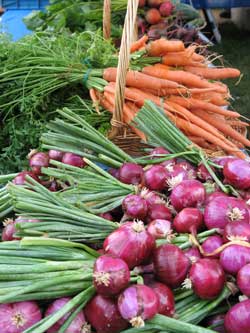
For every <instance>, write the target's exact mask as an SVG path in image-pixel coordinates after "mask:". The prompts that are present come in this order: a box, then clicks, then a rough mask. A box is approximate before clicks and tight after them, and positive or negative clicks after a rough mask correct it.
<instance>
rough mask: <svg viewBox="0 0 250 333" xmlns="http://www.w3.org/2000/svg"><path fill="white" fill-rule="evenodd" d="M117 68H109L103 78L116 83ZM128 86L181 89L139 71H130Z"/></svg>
mask: <svg viewBox="0 0 250 333" xmlns="http://www.w3.org/2000/svg"><path fill="white" fill-rule="evenodd" d="M116 75H117V68H115V67H109V68H106V69H104V71H103V78H104V80H106V81H109V82H115V81H116ZM126 86H131V87H136V88H140V89H151V88H153V89H165V88H179V86H180V85H179V84H178V83H176V82H173V81H168V80H163V79H158V78H154V77H152V76H149V75H146V74H143V73H141V72H138V71H128V72H127V75H126Z"/></svg>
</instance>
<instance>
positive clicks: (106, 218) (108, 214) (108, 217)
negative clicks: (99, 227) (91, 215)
mask: <svg viewBox="0 0 250 333" xmlns="http://www.w3.org/2000/svg"><path fill="white" fill-rule="evenodd" d="M99 216H100V217H103V218H104V219H105V220H109V221H114V218H113V216H112V215H111V213H109V212H106V213H101V214H99Z"/></svg>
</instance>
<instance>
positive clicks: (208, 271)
mask: <svg viewBox="0 0 250 333" xmlns="http://www.w3.org/2000/svg"><path fill="white" fill-rule="evenodd" d="M189 279H190V281H191V284H192V288H193V290H194V292H195V294H196V295H197V296H199V297H200V298H202V299H214V298H216V297H217V296H218V295H219V294H220V293H221V291H222V289H223V287H224V284H225V280H226V279H225V273H224V271H223V269H222V267H221V265H220V263H219V261H218V260H216V259H199V260H198V261H196V262H195V263H194V264H193V265H192V267H191V269H190V272H189Z"/></svg>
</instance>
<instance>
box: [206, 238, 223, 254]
mask: <svg viewBox="0 0 250 333" xmlns="http://www.w3.org/2000/svg"><path fill="white" fill-rule="evenodd" d="M222 245H223V239H222V238H221V237H220V236H217V235H214V236H209V237H208V238H207V239H206V240H205V242H203V243H202V245H201V247H202V249H203V251H204V252H205V253H212V252H214V251H215V250H217V249H218V248H219V247H220V246H222ZM209 258H210V259H219V258H220V254H219V253H218V254H215V255H213V256H209Z"/></svg>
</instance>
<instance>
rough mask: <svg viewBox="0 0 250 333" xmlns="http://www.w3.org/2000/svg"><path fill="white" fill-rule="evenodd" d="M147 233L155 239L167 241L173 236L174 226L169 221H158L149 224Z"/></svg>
mask: <svg viewBox="0 0 250 333" xmlns="http://www.w3.org/2000/svg"><path fill="white" fill-rule="evenodd" d="M147 231H148V232H149V233H150V234H151V235H152V236H153V237H154V239H165V238H167V237H168V236H169V235H171V234H172V224H171V222H170V221H168V220H162V219H156V220H153V221H152V222H150V223H149V225H148V228H147Z"/></svg>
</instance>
